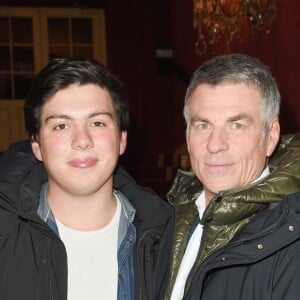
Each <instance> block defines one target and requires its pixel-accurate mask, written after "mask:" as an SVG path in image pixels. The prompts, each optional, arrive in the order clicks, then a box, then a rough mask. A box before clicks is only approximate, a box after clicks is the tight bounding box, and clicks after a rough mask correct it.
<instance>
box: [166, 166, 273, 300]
mask: <svg viewBox="0 0 300 300" xmlns="http://www.w3.org/2000/svg"><path fill="white" fill-rule="evenodd" d="M269 173H270V170H269V167H266V168H265V170H264V171H263V172H262V174H261V175H260V177H259V178H257V179H256V180H255V181H258V180H260V179H262V178H263V177H265V176H267V175H268V174H269ZM255 181H254V182H255ZM195 203H196V206H197V209H198V212H199V217H200V219H201V218H202V215H203V213H204V211H205V209H206V205H205V194H204V192H202V193H201V194H200V195H199V197H198V199H197V200H196V202H195ZM202 231H203V225H201V224H200V223H199V224H198V225H197V227H196V229H195V230H194V232H193V234H192V236H191V238H190V240H189V242H188V245H187V247H186V250H185V252H184V256H183V258H182V261H181V263H180V267H179V270H178V274H177V277H176V281H175V284H174V287H173V290H172V295H171V299H170V300H181V299H182V296H183V293H184V288H185V283H186V280H187V277H188V275H189V273H190V271H191V269H192V267H193V265H194V263H195V260H196V257H197V254H198V251H199V248H200V243H201V238H202Z"/></svg>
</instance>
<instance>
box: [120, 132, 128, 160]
mask: <svg viewBox="0 0 300 300" xmlns="http://www.w3.org/2000/svg"><path fill="white" fill-rule="evenodd" d="M126 146H127V131H121V138H120V151H119V155H122V154H123V153H124V152H125V150H126Z"/></svg>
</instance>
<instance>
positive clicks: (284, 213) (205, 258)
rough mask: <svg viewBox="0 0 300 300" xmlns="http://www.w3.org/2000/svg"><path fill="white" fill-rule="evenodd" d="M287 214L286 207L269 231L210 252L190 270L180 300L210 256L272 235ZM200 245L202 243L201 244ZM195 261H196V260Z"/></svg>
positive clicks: (185, 295) (190, 289)
mask: <svg viewBox="0 0 300 300" xmlns="http://www.w3.org/2000/svg"><path fill="white" fill-rule="evenodd" d="M287 214H288V208H287V205H286V207H285V208H284V211H283V213H282V215H281V217H280V219H279V221H278V222H277V223H275V224H274V226H273V227H271V228H270V229H268V230H266V231H263V232H262V233H261V234H258V235H253V236H251V237H249V238H246V239H241V240H239V241H236V242H234V243H232V244H230V245H228V244H227V245H225V246H223V247H220V248H217V249H216V250H214V251H212V252H210V253H209V254H207V255H206V256H205V257H204V258H203V260H202V262H201V263H200V264H199V265H198V266H197V269H196V268H195V267H194V269H193V270H192V273H191V276H189V278H190V280H189V281H188V282H187V284H188V288H187V290H186V292H185V293H184V295H183V298H182V299H187V296H188V295H189V293H190V292H191V291H192V289H193V286H194V282H195V279H196V277H198V275H199V273H200V268H201V267H202V266H203V265H204V264H205V263H206V262H207V260H208V259H209V258H210V257H212V256H216V255H217V254H218V252H222V251H224V250H226V249H229V248H233V247H235V246H238V245H240V244H242V243H245V242H250V241H253V240H255V239H257V238H261V237H264V236H267V235H268V234H270V233H272V232H273V231H274V230H275V229H276V228H278V227H280V225H281V223H282V220H283V219H284V218H285V217H286V216H287ZM205 232H207V229H206V230H205ZM201 244H202V243H201ZM201 249H203V247H200V250H201ZM200 255H201V251H199V253H198V255H197V258H199V256H200ZM196 261H197V259H196ZM199 296H200V295H199Z"/></svg>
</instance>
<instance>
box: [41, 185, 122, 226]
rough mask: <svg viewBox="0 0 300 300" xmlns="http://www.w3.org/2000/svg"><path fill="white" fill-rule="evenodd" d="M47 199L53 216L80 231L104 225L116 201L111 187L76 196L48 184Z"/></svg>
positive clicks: (114, 207) (110, 217)
mask: <svg viewBox="0 0 300 300" xmlns="http://www.w3.org/2000/svg"><path fill="white" fill-rule="evenodd" d="M47 200H48V203H49V206H50V208H51V211H52V213H53V215H54V217H55V218H56V219H57V220H59V221H60V222H61V223H63V224H64V225H65V226H67V227H70V228H73V229H76V230H82V231H92V230H97V229H101V228H103V227H105V226H106V225H107V224H108V223H109V222H110V221H111V219H112V218H113V216H114V214H115V211H116V207H117V202H116V198H115V196H114V195H113V192H112V188H110V189H106V190H101V191H98V192H96V193H93V194H91V195H87V196H78V195H72V194H69V193H66V192H64V191H60V192H59V193H58V192H57V190H56V189H55V188H51V185H50V186H48V192H47Z"/></svg>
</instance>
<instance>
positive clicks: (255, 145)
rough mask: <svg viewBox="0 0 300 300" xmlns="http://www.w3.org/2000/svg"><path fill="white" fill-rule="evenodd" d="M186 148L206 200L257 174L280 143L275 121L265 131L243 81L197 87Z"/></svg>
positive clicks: (251, 90)
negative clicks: (201, 184)
mask: <svg viewBox="0 0 300 300" xmlns="http://www.w3.org/2000/svg"><path fill="white" fill-rule="evenodd" d="M189 108H190V123H189V127H188V130H187V145H188V150H189V153H190V160H191V165H192V169H193V171H194V172H195V174H196V175H197V177H198V178H199V180H200V181H201V182H202V183H203V186H204V191H205V194H206V201H207V202H208V201H210V200H211V198H212V197H213V196H214V195H215V194H216V193H218V192H219V191H221V190H227V189H231V188H236V187H240V186H244V185H246V184H248V183H250V182H252V181H254V180H255V179H256V178H258V177H259V176H260V174H261V173H262V171H263V169H264V168H265V165H266V159H267V157H268V156H270V155H271V154H272V152H273V150H274V148H275V147H276V144H277V142H278V139H279V124H278V120H277V119H275V120H274V121H273V122H272V124H271V126H270V128H268V130H267V131H266V132H265V130H264V128H263V120H262V113H261V96H260V93H259V91H258V90H257V89H256V87H254V86H252V85H246V84H244V83H238V84H233V83H226V84H225V83H224V84H220V85H217V86H211V85H207V84H202V85H199V86H198V87H197V88H196V90H195V91H194V93H193V94H192V96H191V100H190V104H189Z"/></svg>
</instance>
